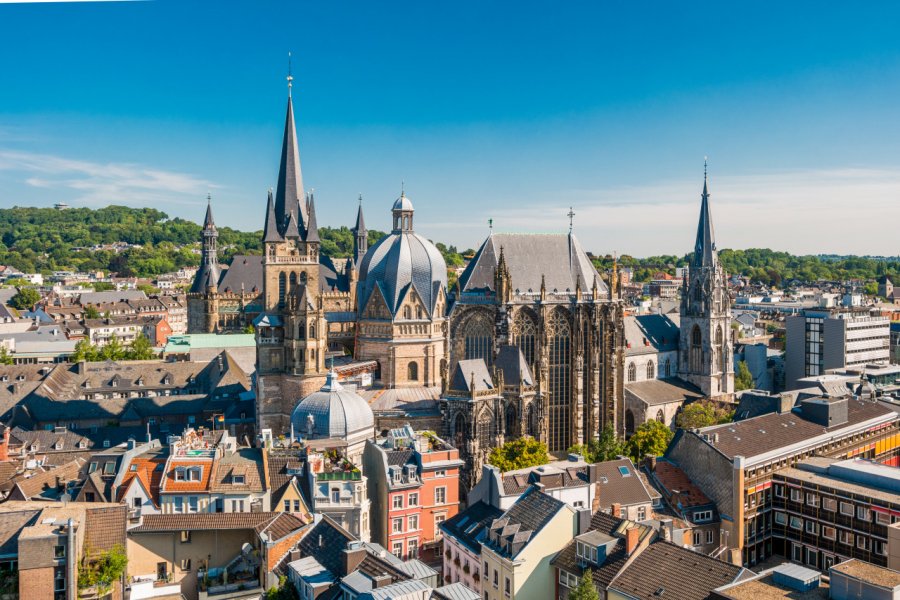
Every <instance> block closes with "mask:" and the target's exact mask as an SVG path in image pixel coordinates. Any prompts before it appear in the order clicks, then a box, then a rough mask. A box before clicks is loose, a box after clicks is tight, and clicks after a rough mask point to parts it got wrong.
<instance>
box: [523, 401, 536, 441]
mask: <svg viewBox="0 0 900 600" xmlns="http://www.w3.org/2000/svg"><path fill="white" fill-rule="evenodd" d="M524 421H525V431H523V432H522V433H523V434H527V435H531V436H533V435H535V429H536V427H535V423H534V421H535V417H534V405H533V404H531V403H529V404H528V405H527V406H526V407H525V419H524Z"/></svg>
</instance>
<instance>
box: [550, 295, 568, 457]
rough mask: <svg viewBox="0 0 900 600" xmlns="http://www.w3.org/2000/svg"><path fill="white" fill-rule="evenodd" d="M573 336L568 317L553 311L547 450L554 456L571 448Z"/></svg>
mask: <svg viewBox="0 0 900 600" xmlns="http://www.w3.org/2000/svg"><path fill="white" fill-rule="evenodd" d="M571 333H572V331H571V326H570V325H569V320H568V318H566V315H565V313H564V312H563V311H562V310H556V311H554V312H553V314H552V315H551V316H550V318H549V319H548V322H547V340H548V343H549V345H550V352H549V358H550V360H549V367H550V381H549V384H550V385H549V386H548V388H549V391H550V402H549V410H550V414H549V415H548V418H549V426H550V431H549V436H548V442H549V443H548V446H549V449H550V451H551V452H562V451H564V450H565V449H566V448H568V447H569V446H570V445H571V439H570V435H569V432H570V423H569V420H570V416H571V401H572V385H571V384H572V382H571Z"/></svg>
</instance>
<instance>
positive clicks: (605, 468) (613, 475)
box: [594, 458, 653, 510]
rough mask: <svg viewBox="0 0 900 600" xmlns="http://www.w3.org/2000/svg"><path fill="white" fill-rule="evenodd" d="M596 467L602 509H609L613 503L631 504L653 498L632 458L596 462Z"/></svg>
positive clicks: (599, 500)
mask: <svg viewBox="0 0 900 600" xmlns="http://www.w3.org/2000/svg"><path fill="white" fill-rule="evenodd" d="M594 468H595V469H596V471H597V484H596V485H597V496H598V502H599V507H600V509H601V510H607V509H609V508H610V507H611V506H612V505H613V504H621V505H622V506H631V505H633V504H641V503H645V502H651V501H652V500H653V498H652V497H651V496H650V493H649V492H648V491H647V488H645V487H644V482H643V480H641V478H640V476H639V474H638V471H637V469H635V468H634V464H633V463H632V462H631V460H630V459H627V458H622V459H619V460H608V461H605V462H601V463H597V464H595V465H594Z"/></svg>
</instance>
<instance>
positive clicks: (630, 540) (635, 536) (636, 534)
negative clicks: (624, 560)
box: [625, 527, 641, 556]
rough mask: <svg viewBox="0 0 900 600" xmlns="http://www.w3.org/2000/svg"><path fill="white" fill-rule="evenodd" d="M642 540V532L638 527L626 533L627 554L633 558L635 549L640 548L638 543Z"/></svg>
mask: <svg viewBox="0 0 900 600" xmlns="http://www.w3.org/2000/svg"><path fill="white" fill-rule="evenodd" d="M640 539H641V530H640V529H638V528H637V527H632V528H631V529H628V530H626V531H625V554H627V555H628V556H631V555H632V554H633V553H634V551H635V549H636V548H637V546H638V541H639V540H640Z"/></svg>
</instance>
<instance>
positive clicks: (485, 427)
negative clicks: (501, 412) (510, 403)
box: [475, 409, 495, 449]
mask: <svg viewBox="0 0 900 600" xmlns="http://www.w3.org/2000/svg"><path fill="white" fill-rule="evenodd" d="M475 427H477V429H478V430H477V431H476V433H475V434H476V435H477V436H478V444H479V446H480V447H481V448H484V449H488V448H493V447H494V445H495V444H494V438H495V434H494V428H495V425H494V413H492V412H491V411H489V410H487V409H485V410H483V411H481V414H479V415H478V421H477V422H476V424H475Z"/></svg>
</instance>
